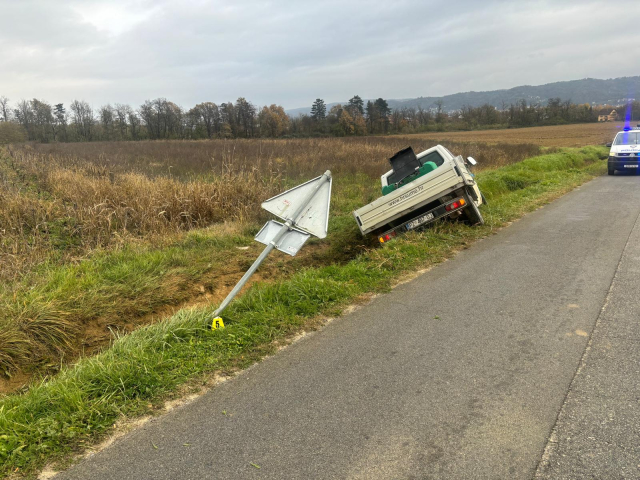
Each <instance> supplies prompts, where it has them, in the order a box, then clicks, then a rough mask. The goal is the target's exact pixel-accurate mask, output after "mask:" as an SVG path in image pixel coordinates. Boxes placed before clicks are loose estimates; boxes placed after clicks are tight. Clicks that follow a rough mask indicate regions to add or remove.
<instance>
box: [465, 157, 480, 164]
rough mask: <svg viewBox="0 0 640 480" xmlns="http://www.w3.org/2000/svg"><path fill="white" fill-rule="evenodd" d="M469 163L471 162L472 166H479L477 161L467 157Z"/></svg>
mask: <svg viewBox="0 0 640 480" xmlns="http://www.w3.org/2000/svg"><path fill="white" fill-rule="evenodd" d="M467 162H469V163H470V164H471V165H477V164H478V162H476V160H475V159H474V158H473V157H467Z"/></svg>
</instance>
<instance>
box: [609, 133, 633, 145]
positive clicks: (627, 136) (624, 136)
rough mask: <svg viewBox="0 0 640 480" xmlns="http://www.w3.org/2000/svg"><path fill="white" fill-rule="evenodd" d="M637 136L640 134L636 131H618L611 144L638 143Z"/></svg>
mask: <svg viewBox="0 0 640 480" xmlns="http://www.w3.org/2000/svg"><path fill="white" fill-rule="evenodd" d="M638 137H640V135H638V132H620V133H619V134H618V135H617V136H616V140H615V142H613V144H614V145H638V140H640V139H639V138H638Z"/></svg>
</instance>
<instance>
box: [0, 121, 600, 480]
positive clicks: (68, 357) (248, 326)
mask: <svg viewBox="0 0 640 480" xmlns="http://www.w3.org/2000/svg"><path fill="white" fill-rule="evenodd" d="M563 128H564V127H563ZM574 128H576V127H574ZM599 128H603V127H599ZM531 130H532V131H533V130H534V129H531ZM510 132H511V131H509V133H510ZM525 132H528V130H522V131H521V133H522V134H523V138H524V136H525V135H524V133H525ZM476 133H480V134H482V132H474V133H473V134H476ZM491 133H492V134H493V135H497V134H498V133H497V132H491ZM467 135H472V134H471V133H468V134H467ZM535 135H536V136H539V135H540V134H539V133H535ZM545 135H547V134H545ZM574 136H575V131H574ZM473 138H475V137H465V138H464V139H465V140H468V141H466V142H458V141H452V140H441V141H440V143H443V144H445V145H446V146H447V147H448V148H449V149H450V150H452V151H453V152H455V153H460V154H463V155H471V156H474V157H475V158H476V159H477V160H478V161H479V167H480V168H479V169H478V170H477V172H478V175H477V179H478V182H479V185H480V187H481V189H482V191H483V192H484V194H485V195H486V196H487V198H488V200H489V204H488V205H487V206H485V207H482V209H483V214H484V216H485V220H486V225H485V226H484V227H469V226H467V225H464V224H462V223H453V222H444V223H440V224H437V225H436V226H435V227H434V228H430V229H428V230H425V231H424V232H421V233H412V234H409V235H406V236H404V237H403V238H402V239H399V240H396V241H394V242H392V243H391V244H388V245H385V246H384V247H382V248H381V247H380V246H379V245H377V244H376V242H375V241H373V240H372V239H369V238H363V237H362V236H361V235H360V234H359V231H358V229H357V226H356V225H355V223H354V221H353V217H352V215H351V212H352V210H353V209H355V208H357V207H359V206H361V205H363V204H365V203H366V202H368V201H370V200H372V199H374V198H376V197H377V196H379V175H380V174H381V173H383V172H384V171H386V170H387V169H388V166H387V165H388V163H387V160H386V159H387V158H388V157H389V156H390V155H392V154H393V153H394V152H396V151H397V150H399V149H400V148H403V147H404V146H406V145H408V144H410V145H412V146H413V147H414V148H415V149H416V150H421V149H424V148H427V147H430V146H432V145H433V144H434V143H438V141H437V140H433V139H431V138H426V137H424V136H422V135H417V136H409V137H399V136H395V137H365V138H349V139H337V138H330V139H296V140H293V139H289V140H234V141H224V140H219V141H197V142H182V141H174V142H138V143H89V144H52V145H42V144H35V145H24V144H23V145H12V146H10V147H6V148H4V149H2V150H0V183H1V185H2V189H1V190H0V196H1V198H0V229H1V230H0V231H2V242H1V244H0V262H1V263H0V265H1V267H2V270H1V277H2V280H1V283H0V285H1V286H0V368H1V373H2V380H1V382H0V388H1V389H2V392H4V393H10V392H15V393H17V395H16V394H13V395H11V394H10V395H6V396H5V397H4V398H0V430H1V431H3V432H8V433H7V435H2V436H0V464H4V466H3V467H2V469H1V470H0V472H4V473H6V472H8V471H9V469H11V471H14V469H15V468H19V469H20V471H24V472H29V471H33V470H34V469H35V468H37V467H38V466H41V465H42V464H43V462H44V461H47V460H48V459H51V458H60V457H61V455H63V454H64V453H68V452H70V451H72V450H76V451H77V450H78V449H82V448H84V447H85V446H86V445H87V444H90V443H92V442H93V441H95V440H99V439H100V438H101V436H102V435H103V434H104V433H105V432H108V431H110V430H111V429H112V427H113V424H114V422H115V421H116V420H117V419H118V418H121V417H122V416H126V417H129V416H136V415H140V414H141V413H148V412H150V411H155V410H156V409H159V408H160V406H161V404H162V400H163V399H165V398H167V396H168V395H175V394H176V391H177V389H179V388H184V384H185V383H187V384H189V382H191V383H190V385H191V386H192V387H193V388H196V387H197V386H198V385H202V384H203V383H204V384H207V382H209V379H210V378H211V373H212V372H233V371H235V370H237V369H240V368H244V367H246V366H247V365H249V364H251V363H252V362H254V361H256V360H258V359H259V358H261V357H262V356H263V355H265V354H267V353H269V352H272V351H274V349H276V348H277V347H278V346H279V345H281V344H282V343H286V342H287V341H288V340H287V339H288V338H290V336H291V335H293V334H295V333H297V332H299V331H300V330H301V329H307V328H315V327H316V326H317V325H319V324H320V323H321V322H322V318H323V317H327V316H336V315H340V312H341V311H342V310H343V309H344V308H345V306H346V305H349V304H352V303H353V302H357V301H361V300H363V299H366V298H367V295H370V294H371V293H375V292H383V291H385V290H387V289H388V288H390V286H392V285H393V284H394V282H396V281H398V279H401V278H402V277H403V276H406V275H410V274H411V273H412V272H415V270H417V269H421V268H427V267H429V266H431V265H434V264H436V263H438V262H440V261H442V260H444V259H446V258H448V257H450V256H451V255H453V254H454V253H455V252H456V251H457V250H459V249H461V248H465V247H466V245H467V244H468V243H469V242H471V241H473V240H474V239H477V238H481V237H483V236H486V235H488V234H490V233H491V232H492V231H495V230H496V229H498V228H501V227H502V226H504V225H506V224H508V222H510V221H513V220H514V219H516V218H518V217H520V216H521V215H523V214H524V213H526V212H528V211H531V210H533V209H535V208H537V206H539V205H542V204H544V203H546V202H548V201H550V200H551V199H553V198H555V197H557V196H559V195H561V194H562V193H564V192H566V191H568V190H570V189H571V188H574V187H575V186H577V185H579V184H580V183H582V182H584V181H587V180H589V179H590V178H593V176H594V175H598V174H601V173H602V172H603V170H604V162H602V159H604V158H606V154H607V150H606V149H604V148H593V147H588V148H584V149H580V150H578V149H569V150H567V149H558V148H555V147H552V146H545V147H541V146H540V145H536V144H534V143H506V142H501V143H482V142H478V141H475V140H472V139H473ZM494 138H495V137H494ZM583 141H584V142H585V143H586V142H588V141H589V140H588V137H585V138H584V140H583ZM531 157H533V158H531ZM327 168H329V169H331V170H332V172H333V174H334V190H333V195H332V202H331V217H330V224H329V236H328V237H327V238H326V239H324V240H310V241H309V242H308V244H307V245H306V246H305V247H304V249H303V250H302V252H301V253H300V254H299V255H298V256H296V257H288V256H285V255H282V254H279V253H278V252H276V253H274V254H272V255H271V256H270V257H269V259H268V260H267V262H266V263H265V264H264V265H263V266H262V267H261V268H260V270H259V271H258V274H257V275H256V276H255V277H254V279H253V281H252V282H251V285H249V286H248V287H247V289H246V290H245V291H244V292H243V295H241V296H240V297H239V298H238V300H237V301H235V302H234V303H233V304H232V305H231V307H230V308H229V309H228V310H227V311H226V312H225V322H226V323H227V328H225V330H223V331H216V332H211V331H208V330H206V328H205V325H206V319H207V318H209V316H210V314H211V311H212V309H213V308H214V307H215V305H216V303H217V302H219V301H220V300H221V299H222V298H223V297H224V296H225V295H226V293H227V292H228V291H229V290H230V288H231V287H232V286H233V285H234V284H235V282H236V281H237V280H238V279H239V278H240V276H241V275H242V274H243V272H244V271H245V270H246V269H247V268H248V266H249V265H250V264H251V263H252V261H253V260H254V259H255V257H256V256H257V254H258V252H259V251H260V250H261V246H260V245H259V244H257V243H256V242H254V241H253V235H254V234H255V233H256V231H257V230H258V229H259V228H260V226H261V224H262V223H263V222H264V221H265V220H266V219H267V218H268V215H266V214H265V213H264V212H263V211H262V210H261V209H260V208H259V204H260V202H261V201H262V200H264V199H266V198H268V197H269V196H271V195H273V194H275V193H277V192H279V191H282V190H284V189H286V188H289V187H291V186H293V185H295V184H297V183H299V182H301V181H303V180H307V179H309V178H311V177H313V176H315V175H318V174H320V173H322V172H323V171H324V170H326V169H327ZM186 307H189V308H186ZM143 326H144V328H140V327H143ZM129 332H132V333H130V334H129ZM124 334H127V335H124ZM141 365H144V372H145V373H144V375H142V374H141V373H140V366H141ZM43 377H44V378H46V379H47V381H45V382H39V381H37V380H38V379H40V378H43ZM194 382H195V383H194ZM181 386H183V387H181Z"/></svg>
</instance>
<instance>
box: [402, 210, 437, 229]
mask: <svg viewBox="0 0 640 480" xmlns="http://www.w3.org/2000/svg"><path fill="white" fill-rule="evenodd" d="M429 220H433V213H427V214H426V215H423V216H421V217H420V218H416V219H415V220H413V221H411V222H409V223H407V230H413V229H414V228H416V227H417V226H419V225H422V224H423V223H425V222H428V221H429Z"/></svg>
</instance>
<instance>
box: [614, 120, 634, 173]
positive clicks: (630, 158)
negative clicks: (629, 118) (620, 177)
mask: <svg viewBox="0 0 640 480" xmlns="http://www.w3.org/2000/svg"><path fill="white" fill-rule="evenodd" d="M607 147H611V151H610V152H609V163H608V165H607V166H608V173H609V175H613V174H614V173H615V171H616V170H618V171H626V172H635V173H638V174H640V124H638V126H637V127H636V128H630V127H625V129H624V130H623V131H622V132H618V134H617V135H616V137H615V138H614V139H613V142H612V143H607Z"/></svg>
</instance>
